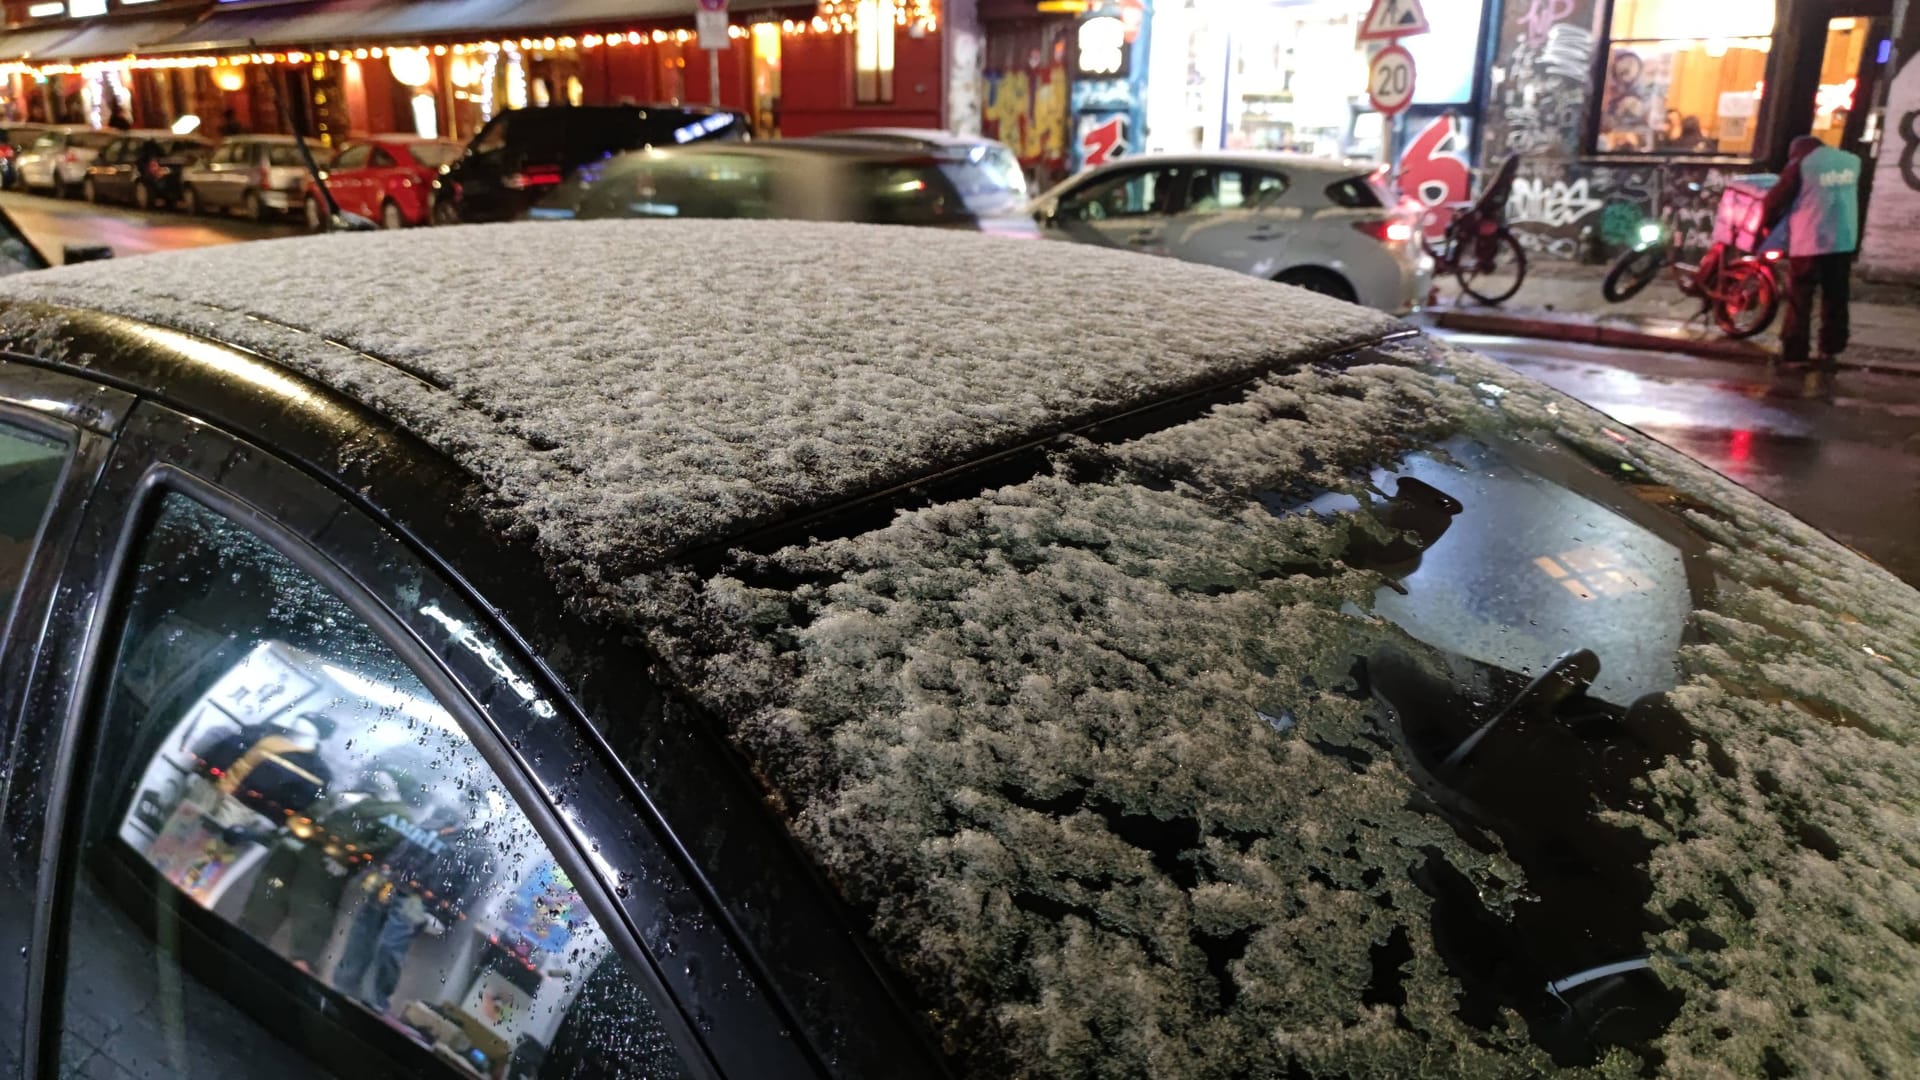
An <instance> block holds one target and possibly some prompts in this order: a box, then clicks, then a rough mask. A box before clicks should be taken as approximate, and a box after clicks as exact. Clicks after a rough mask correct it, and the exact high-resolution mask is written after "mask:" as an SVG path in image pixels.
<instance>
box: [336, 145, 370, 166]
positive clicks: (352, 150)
mask: <svg viewBox="0 0 1920 1080" xmlns="http://www.w3.org/2000/svg"><path fill="white" fill-rule="evenodd" d="M372 149H373V148H372V147H370V146H367V145H365V144H364V143H363V144H361V145H359V146H349V147H347V148H346V149H345V150H342V151H340V156H339V157H336V158H334V159H333V165H332V166H331V167H332V168H335V169H358V168H360V167H361V166H363V165H365V164H366V163H367V155H368V154H369V153H370V152H371V151H372Z"/></svg>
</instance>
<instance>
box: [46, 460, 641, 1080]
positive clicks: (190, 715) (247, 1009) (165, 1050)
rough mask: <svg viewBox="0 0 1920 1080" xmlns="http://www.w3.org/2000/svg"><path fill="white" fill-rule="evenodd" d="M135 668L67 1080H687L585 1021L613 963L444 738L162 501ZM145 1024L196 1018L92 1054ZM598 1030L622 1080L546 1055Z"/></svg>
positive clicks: (494, 784)
mask: <svg viewBox="0 0 1920 1080" xmlns="http://www.w3.org/2000/svg"><path fill="white" fill-rule="evenodd" d="M119 656H120V660H119V662H118V664H117V665H116V668H115V672H116V677H115V680H114V685H113V686H112V688H111V692H110V693H109V695H108V698H107V705H106V720H105V725H106V728H105V738H104V741H103V746H102V751H101V761H100V762H99V763H98V766H97V767H96V768H95V769H94V771H93V778H94V789H93V791H92V792H91V795H90V799H89V807H90V809H89V819H90V827H89V828H88V830H87V835H88V841H87V845H86V850H85V852H84V854H83V858H82V866H81V875H80V880H79V884H78V894H79V899H78V901H77V903H76V904H75V907H74V916H73V922H72V925H71V929H70V936H71V940H72V942H73V950H72V951H73V956H72V959H71V963H70V967H69V973H68V978H67V1002H66V1015H65V1016H64V1017H63V1023H62V1029H63V1035H64V1039H63V1043H64V1046H63V1051H62V1064H63V1067H64V1066H72V1065H76V1064H78V1063H79V1062H80V1061H83V1060H89V1059H92V1058H96V1057H104V1058H107V1059H109V1060H111V1061H112V1062H113V1063H114V1064H115V1065H118V1066H119V1067H121V1068H126V1069H128V1070H130V1071H133V1072H135V1073H139V1072H140V1070H141V1069H142V1068H143V1067H144V1066H145V1065H146V1064H147V1063H148V1062H147V1061H146V1060H145V1059H146V1058H148V1057H154V1058H160V1057H166V1056H168V1055H170V1054H178V1053H181V1052H182V1050H183V1048H185V1049H187V1050H189V1051H193V1052H195V1053H196V1054H198V1055H199V1060H198V1061H197V1063H196V1067H195V1068H193V1069H192V1070H190V1071H191V1072H192V1073H193V1075H196V1076H229V1075H230V1076H236V1077H237V1076H258V1075H263V1067H262V1062H263V1061H272V1062H274V1063H276V1065H277V1064H278V1063H280V1062H282V1061H287V1062H298V1065H299V1067H298V1068H296V1069H295V1070H294V1071H293V1073H292V1075H300V1076H304V1075H352V1076H356V1077H357V1076H361V1075H387V1074H393V1075H409V1076H413V1075H420V1076H433V1075H447V1076H475V1077H485V1078H488V1080H505V1078H506V1077H508V1076H513V1077H528V1078H531V1077H572V1076H584V1075H594V1076H602V1075H605V1076H630V1077H662V1076H673V1075H679V1069H678V1066H677V1063H676V1061H675V1059H674V1057H673V1051H672V1048H671V1047H670V1045H669V1043H668V1041H667V1039H666V1037H665V1035H664V1033H663V1032H662V1031H661V1030H660V1029H659V1026H658V1024H657V1022H655V1021H654V1020H653V1015H654V1014H653V1012H652V1011H651V1009H647V1008H644V1007H642V1008H641V1009H639V1010H637V1011H635V1010H631V1009H630V1010H629V1011H628V1012H626V1013H624V1014H620V1015H605V1016H586V1017H581V1016H575V1015H573V1014H574V1013H575V1012H576V1011H577V1006H578V1004H579V1002H580V1001H581V1000H582V998H581V995H582V992H583V989H584V988H585V986H586V984H587V983H588V981H589V980H590V979H595V978H599V979H601V980H602V981H604V980H605V979H606V978H609V977H611V976H610V975H603V974H601V973H602V972H603V970H607V969H611V970H612V971H618V970H620V969H621V967H622V964H623V962H622V961H621V960H620V959H619V958H618V957H617V956H615V954H614V952H613V950H612V946H611V944H610V942H609V941H608V939H607V937H606V935H605V934H604V933H602V932H601V931H600V929H599V927H598V926H597V925H596V924H595V922H594V919H593V917H592V916H591V915H590V914H589V913H588V911H587V909H586V906H585V904H584V903H583V902H582V900H581V898H580V895H579V893H578V891H577V890H576V889H575V887H574V884H573V882H572V880H571V879H570V878H569V877H568V876H567V874H566V872H565V871H564V870H563V869H562V868H561V866H560V865H559V863H558V862H557V861H556V860H555V859H554V858H553V857H552V856H551V855H550V854H549V853H548V850H547V848H546V846H545V844H544V842H543V841H542V839H541V837H540V836H539V835H538V833H537V832H536V831H535V830H534V827H533V824H532V822H531V821H530V820H529V819H528V818H527V817H526V815H525V814H524V813H523V812H522V811H521V810H520V809H519V808H518V807H517V806H516V805H515V804H514V803H513V801H512V799H511V797H510V796H509V795H508V793H507V791H506V789H505V788H504V787H503V786H502V784H501V783H500V781H499V779H498V778H497V777H496V776H495V775H494V774H493V773H492V771H491V769H490V768H489V766H488V765H487V764H486V762H485V761H484V760H483V759H482V757H481V755H480V753H479V751H478V750H477V749H476V748H475V747H474V745H473V744H472V742H471V741H470V740H469V738H468V736H467V735H466V733H465V731H464V730H463V729H462V728H461V726H460V725H459V723H458V722H457V721H456V720H455V718H454V717H453V716H452V715H451V714H450V713H449V712H448V711H447V710H446V709H445V708H444V707H442V705H441V704H440V703H439V702H438V701H436V700H435V698H434V696H433V695H432V693H431V692H430V691H429V690H428V689H427V688H426V686H425V685H424V683H423V682H422V681H421V679H420V678H419V676H417V675H416V674H415V673H414V672H413V671H412V670H411V669H410V668H409V667H408V666H407V665H406V664H404V663H403V662H402V661H401V660H400V659H399V657H398V656H397V655H395V654H394V653H393V652H392V651H391V650H390V649H389V648H388V646H387V645H386V644H385V643H384V642H383V641H382V640H381V639H380V638H379V636H378V635H377V634H375V632H374V631H373V630H372V628H371V627H369V626H367V625H366V624H365V623H364V622H362V621H361V619H360V618H359V616H357V615H356V614H355V613H354V612H353V610H352V609H350V608H349V607H348V606H347V605H346V604H345V603H344V602H342V601H341V600H340V599H339V598H338V597H336V596H335V595H334V594H333V593H331V592H329V591H327V590H326V589H324V588H323V587H321V586H320V585H319V583H318V582H317V581H315V580H314V579H313V578H312V577H310V576H309V575H308V574H307V573H306V571H304V570H303V569H302V568H301V567H300V566H299V565H298V564H296V563H294V562H293V561H292V560H291V559H289V558H287V557H286V556H285V555H282V554H281V553H280V552H278V551H276V550H275V549H273V548H271V547H269V546H268V545H266V544H265V543H263V542H262V541H261V540H259V539H258V538H257V537H255V536H254V535H253V534H251V533H250V532H247V531H246V530H243V529H241V528H239V527H238V526H236V525H235V524H234V523H232V522H230V521H228V520H226V519H224V518H222V517H220V516H219V515H216V514H214V513H213V512H212V511H210V510H208V509H206V508H205V507H203V506H201V505H200V504H198V503H196V502H194V501H192V500H189V499H187V498H185V497H183V496H178V495H173V496H168V497H167V498H166V502H165V509H164V511H163V512H162V513H161V514H160V516H159V518H158V520H157V522H156V524H155V526H154V529H153V532H152V536H151V538H150V539H149V541H148V542H147V544H146V546H145V548H144V551H143V555H142V558H141V560H140V567H139V572H138V580H137V583H136V587H135V593H134V597H133V600H132V602H131V604H130V605H129V608H128V610H127V612H126V615H125V628H124V632H123V635H122V637H121V647H120V654H119ZM96 821H97V822H100V824H97V825H96V824H93V822H96ZM143 919H152V920H154V922H155V925H154V926H153V928H152V931H151V936H150V937H146V936H143V935H142V934H141V933H140V932H139V930H138V929H137V928H136V926H135V925H134V924H137V923H139V922H140V921H142V920H143ZM156 949H158V950H159V951H160V952H161V953H162V954H163V958H164V959H165V960H167V961H169V962H162V963H156V961H155V958H152V957H146V956H143V954H146V953H151V952H153V951H154V950H156ZM169 953H171V954H172V955H171V956H165V955H164V954H169ZM175 964H177V965H178V967H179V969H183V970H176V969H175V967H174V965H175ZM276 966H277V967H278V970H277V971H276V970H275V968H276ZM255 979H263V980H265V981H266V982H268V983H272V984H278V985H279V986H282V987H285V988H286V992H285V993H284V994H283V995H282V997H281V999H280V1000H274V999H271V998H263V997H261V996H258V995H254V994H250V993H247V992H245V987H246V986H247V984H248V982H249V981H250V980H255ZM156 983H157V985H155V984H156ZM630 997H633V998H635V999H637V997H638V995H637V994H636V995H630ZM154 1000H174V1001H179V1002H184V1003H185V1006H184V1007H182V1008H180V1009H179V1010H178V1011H177V1012H175V1011H174V1010H173V1009H161V1010H157V1011H153V1012H151V1014H150V1015H149V1014H145V1012H144V1010H143V1009H142V1008H140V1007H135V1008H133V1009H132V1010H131V1011H132V1012H133V1014H134V1015H135V1017H136V1018H137V1020H136V1022H133V1023H130V1024H121V1025H120V1026H117V1027H115V1028H114V1029H113V1033H112V1035H111V1036H110V1037H103V1036H101V1035H99V1034H97V1033H98V1032H99V1030H100V1029H101V1027H102V1026H103V1025H104V1024H107V1023H109V1022H113V1023H116V1024H117V1023H118V1018H117V1017H111V1016H109V1015H105V1014H106V1013H108V1011H110V1010H115V1009H121V1008H125V1007H126V1006H127V1003H129V1002H150V1001H154ZM315 1001H320V1002H327V1003H330V1004H327V1005H325V1006H324V1007H321V1008H319V1009H318V1010H317V1011H312V1012H311V1013H306V1012H302V1011H300V1008H299V1006H300V1005H301V1004H302V1003H312V1002H315ZM583 1024H584V1025H586V1026H587V1027H588V1028H595V1027H600V1028H604V1027H608V1026H612V1027H613V1028H616V1029H618V1030H619V1031H620V1032H621V1034H620V1037H619V1039H618V1040H617V1041H618V1042H619V1044H620V1045H622V1046H623V1047H624V1052H623V1053H622V1054H621V1055H620V1056H619V1060H618V1061H617V1062H610V1061H607V1060H596V1064H595V1065H594V1066H593V1068H594V1071H592V1072H591V1073H590V1074H589V1073H585V1072H581V1071H580V1070H581V1068H583V1067H584V1066H582V1064H581V1062H580V1061H579V1060H577V1059H571V1060H570V1059H568V1058H565V1057H563V1056H559V1055H556V1054H554V1053H552V1049H553V1047H554V1043H555V1040H556V1039H557V1038H559V1037H560V1035H561V1033H562V1029H563V1027H567V1026H568V1025H572V1026H573V1027H574V1028H579V1027H581V1025H583ZM569 1040H570V1041H571V1042H572V1043H573V1044H575V1045H577V1046H581V1047H590V1046H593V1045H596V1044H597V1043H599V1042H604V1041H605V1040H604V1039H596V1038H595V1037H593V1035H592V1033H591V1032H575V1033H574V1034H572V1035H570V1036H569ZM203 1042H212V1043H214V1044H217V1045H215V1046H213V1047H211V1048H204V1049H202V1048H200V1044H201V1043H203ZM262 1055H264V1057H263V1056H262ZM316 1070H318V1071H316Z"/></svg>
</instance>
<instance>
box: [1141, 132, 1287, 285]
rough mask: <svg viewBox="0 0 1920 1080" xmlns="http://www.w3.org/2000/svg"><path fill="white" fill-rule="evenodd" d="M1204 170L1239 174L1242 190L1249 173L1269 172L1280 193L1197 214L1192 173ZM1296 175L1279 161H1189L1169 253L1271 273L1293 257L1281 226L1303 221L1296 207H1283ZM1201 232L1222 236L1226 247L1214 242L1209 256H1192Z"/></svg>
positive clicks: (1259, 273) (1257, 273) (1242, 270)
mask: <svg viewBox="0 0 1920 1080" xmlns="http://www.w3.org/2000/svg"><path fill="white" fill-rule="evenodd" d="M1202 169H1205V170H1208V171H1211V172H1213V173H1214V174H1215V175H1216V177H1217V176H1218V174H1220V173H1223V172H1232V173H1237V174H1239V175H1240V177H1241V183H1242V185H1243V190H1244V184H1245V182H1246V177H1247V175H1248V174H1249V173H1251V174H1255V175H1260V176H1271V177H1273V178H1275V179H1277V180H1279V181H1280V184H1281V189H1280V195H1279V197H1278V198H1277V199H1275V200H1274V201H1270V202H1268V203H1266V204H1264V205H1262V206H1257V207H1249V206H1246V205H1245V204H1244V203H1243V204H1242V205H1240V206H1235V207H1223V208H1219V209H1215V210H1210V211H1206V212H1205V213H1197V212H1195V211H1194V210H1193V209H1192V206H1193V181H1194V174H1195V173H1196V172H1198V171H1199V170H1202ZM1294 176H1295V174H1293V173H1289V172H1288V171H1287V170H1285V169H1284V168H1281V167H1279V166H1269V165H1263V164H1258V163H1252V162H1239V161H1221V162H1202V163H1196V164H1193V165H1190V166H1189V167H1188V169H1187V175H1186V179H1185V182H1184V183H1183V184H1182V185H1181V188H1180V204H1181V210H1180V212H1179V213H1177V214H1175V215H1173V217H1174V220H1173V222H1172V223H1170V224H1169V225H1168V227H1167V232H1168V237H1167V241H1166V244H1167V248H1168V253H1169V254H1171V255H1173V256H1174V257H1175V258H1178V259H1182V260H1184V261H1186V262H1194V263H1201V264H1203V265H1207V266H1218V267H1222V268H1224V269H1228V270H1234V271H1238V272H1239V273H1242V274H1252V275H1254V276H1256V277H1266V278H1270V277H1273V276H1274V275H1275V274H1276V273H1278V272H1280V270H1282V269H1284V268H1285V267H1286V266H1287V265H1289V264H1290V262H1291V261H1292V257H1291V253H1290V252H1289V250H1288V246H1289V241H1290V240H1291V239H1293V236H1292V234H1291V232H1290V231H1289V230H1287V229H1286V228H1285V226H1286V225H1287V224H1288V223H1291V224H1293V225H1294V226H1296V228H1297V227H1298V226H1300V225H1302V224H1304V220H1305V219H1304V216H1303V215H1302V214H1300V213H1299V212H1298V211H1297V210H1296V211H1295V212H1294V213H1292V214H1291V215H1289V214H1288V213H1287V212H1286V205H1285V204H1286V197H1287V195H1288V194H1290V193H1291V192H1292V191H1293V190H1294ZM1216 183H1217V180H1216ZM1204 234H1219V235H1221V236H1223V237H1225V238H1226V246H1220V245H1218V244H1216V245H1215V246H1214V247H1213V248H1212V249H1211V250H1210V251H1209V252H1207V253H1208V254H1210V255H1212V256H1213V257H1208V258H1197V257H1195V256H1196V255H1198V254H1200V253H1201V251H1200V249H1199V245H1198V243H1197V241H1196V237H1197V236H1199V235H1204ZM1236 250H1239V251H1244V255H1243V256H1240V257H1236Z"/></svg>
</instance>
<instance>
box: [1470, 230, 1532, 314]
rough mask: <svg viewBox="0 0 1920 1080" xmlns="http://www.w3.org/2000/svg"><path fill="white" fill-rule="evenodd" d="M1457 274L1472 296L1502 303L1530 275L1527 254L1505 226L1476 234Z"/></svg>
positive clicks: (1488, 302) (1482, 301)
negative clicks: (1482, 233)
mask: <svg viewBox="0 0 1920 1080" xmlns="http://www.w3.org/2000/svg"><path fill="white" fill-rule="evenodd" d="M1463 246H1465V247H1467V248H1468V250H1467V251H1464V252H1462V253H1461V255H1460V266H1459V268H1458V269H1456V270H1455V271H1454V276H1455V277H1457V278H1459V279H1460V288H1461V289H1462V290H1464V291H1465V292H1466V294H1467V295H1468V296H1471V297H1473V298H1474V299H1475V300H1478V301H1480V302H1481V303H1483V304H1498V303H1500V302H1501V301H1503V300H1507V299H1510V298H1512V296H1513V294H1514V293H1517V292H1519V291H1520V283H1521V282H1522V281H1524V280H1526V276H1527V253H1526V251H1524V250H1522V248H1521V247H1520V241H1519V240H1516V239H1514V235H1513V233H1511V232H1509V231H1507V228H1506V226H1504V225H1502V226H1500V228H1499V229H1497V230H1496V231H1495V232H1494V233H1493V235H1491V236H1476V237H1474V238H1473V239H1472V240H1471V241H1469V242H1468V243H1466V244H1465V245H1463Z"/></svg>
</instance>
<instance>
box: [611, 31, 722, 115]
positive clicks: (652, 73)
mask: <svg viewBox="0 0 1920 1080" xmlns="http://www.w3.org/2000/svg"><path fill="white" fill-rule="evenodd" d="M580 56H581V65H580V66H581V72H580V88H581V90H582V92H583V96H584V100H585V101H586V103H587V104H589V105H617V104H620V103H621V102H623V101H631V102H633V103H634V104H637V105H647V104H666V103H670V102H673V101H675V100H676V99H677V100H678V101H680V102H681V103H683V104H693V105H705V104H707V102H708V100H709V97H708V93H707V52H706V50H704V49H701V48H699V47H698V46H696V45H693V44H691V43H689V44H686V45H680V44H677V43H675V42H671V41H668V42H663V43H661V44H658V45H656V44H654V43H653V42H646V43H644V44H640V45H620V46H616V47H613V48H607V47H605V46H602V47H600V48H598V49H589V50H584V51H583V52H582V53H581V54H580ZM752 64H753V60H752V55H751V47H750V46H749V45H748V43H747V42H745V41H741V40H735V41H733V43H732V47H731V48H729V49H726V50H724V51H722V52H721V53H720V104H721V105H722V106H724V107H726V108H729V109H740V110H742V111H745V110H746V109H747V95H748V92H749V86H748V79H749V77H750V72H751V69H752Z"/></svg>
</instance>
